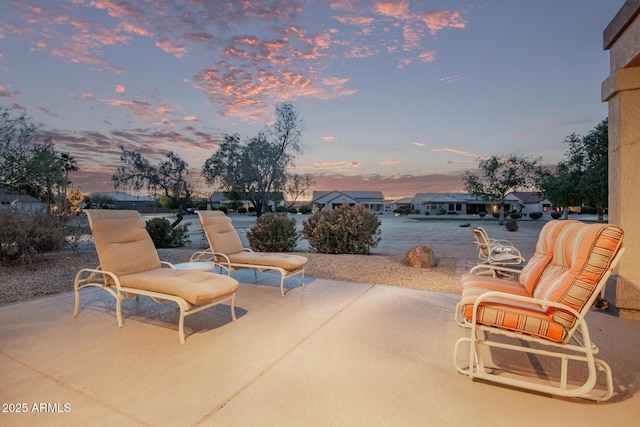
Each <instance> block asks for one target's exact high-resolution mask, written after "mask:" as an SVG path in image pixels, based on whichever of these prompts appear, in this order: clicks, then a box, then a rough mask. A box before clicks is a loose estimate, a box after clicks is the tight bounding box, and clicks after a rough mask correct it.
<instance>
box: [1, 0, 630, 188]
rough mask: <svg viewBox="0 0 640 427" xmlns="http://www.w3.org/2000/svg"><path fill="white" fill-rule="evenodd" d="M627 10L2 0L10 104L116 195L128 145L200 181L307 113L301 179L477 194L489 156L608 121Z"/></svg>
mask: <svg viewBox="0 0 640 427" xmlns="http://www.w3.org/2000/svg"><path fill="white" fill-rule="evenodd" d="M623 4H624V0H607V1H604V0H561V1H558V0H540V1H535V2H531V1H523V0H522V1H520V0H501V1H494V0H486V1H482V2H468V1H456V0H449V1H445V0H433V1H432V0H420V1H418V0H400V1H375V0H371V1H364V0H362V1H357V0H356V1H347V0H319V1H307V0H252V1H246V2H245V1H231V2H226V1H218V0H210V1H206V0H191V1H189V2H187V1H180V0H146V1H142V0H139V1H115V0H66V1H56V2H52V1H10V0H0V100H1V101H0V102H1V105H3V106H6V107H11V108H15V109H16V110H17V111H19V112H25V113H26V114H27V115H29V116H30V117H31V118H32V119H33V120H34V121H35V122H37V123H41V124H42V126H43V127H42V129H43V130H44V131H45V132H47V133H48V134H49V135H50V136H51V137H52V138H53V141H54V143H55V144H56V148H57V149H58V150H59V151H65V152H69V153H71V155H72V156H74V157H75V158H76V160H77V161H78V165H79V167H80V168H81V171H79V172H77V173H75V174H72V176H71V177H70V179H71V180H72V182H73V185H75V186H77V187H79V188H80V190H81V191H83V192H85V193H90V192H92V191H109V190H111V189H112V187H111V185H110V181H109V178H110V176H111V174H112V173H113V172H114V171H115V169H116V167H117V166H118V165H119V147H120V146H121V145H122V146H125V147H126V148H128V149H133V150H136V151H141V152H142V153H143V154H145V155H146V156H147V157H148V158H150V159H151V160H152V161H153V162H157V161H159V160H160V159H161V158H162V156H163V154H164V153H166V152H167V151H168V150H173V151H175V152H177V153H178V154H179V155H180V156H181V157H182V158H183V159H185V160H186V161H187V162H188V163H189V166H190V168H191V169H192V177H193V180H194V182H195V183H196V185H197V186H198V187H199V188H200V189H202V190H213V189H212V188H206V187H205V186H204V184H203V183H201V182H200V180H199V179H198V178H199V177H198V173H199V170H200V168H201V166H202V164H203V162H204V161H205V159H206V158H208V157H209V156H210V155H211V154H213V153H214V152H215V150H216V149H217V147H218V143H219V142H220V141H222V138H223V137H224V135H225V134H228V133H238V134H240V135H241V136H242V137H243V138H250V137H252V136H254V135H255V134H256V133H257V132H258V131H259V130H261V129H262V128H263V127H264V126H265V125H266V124H268V123H269V122H270V120H272V114H273V110H274V106H275V105H276V103H278V102H284V101H287V102H292V103H293V104H294V105H295V107H296V110H297V111H298V113H299V115H300V117H301V118H302V119H303V120H304V122H305V132H304V134H303V139H302V145H303V148H304V152H303V154H301V155H299V156H298V158H297V161H296V169H295V172H296V173H300V174H311V175H312V178H313V180H314V182H315V187H314V189H317V190H333V189H338V190H380V191H383V193H384V195H385V196H386V197H389V198H393V197H401V196H413V195H414V194H415V193H418V192H447V191H461V190H462V181H461V178H460V177H461V175H462V173H463V172H464V171H466V170H470V169H473V168H474V167H475V166H476V164H477V160H478V158H479V157H482V156H490V155H494V154H509V153H513V152H518V153H520V154H523V155H526V156H531V157H533V158H537V157H542V160H543V163H544V164H556V163H557V162H558V161H560V160H562V158H563V155H564V152H565V151H566V146H564V145H563V144H562V141H563V140H564V138H565V137H566V136H567V135H569V134H571V133H574V132H575V133H577V134H580V135H585V134H586V133H587V132H589V130H591V129H593V128H594V127H595V126H596V125H597V124H598V123H599V122H600V121H602V120H603V119H604V118H606V117H607V105H606V104H604V103H602V102H601V101H600V85H601V83H602V81H603V80H604V79H605V78H606V77H607V76H608V75H609V54H608V52H607V51H604V50H603V48H602V33H603V31H604V29H605V27H606V26H607V25H608V23H609V22H610V21H611V19H612V18H613V17H614V16H615V14H616V13H617V11H618V10H619V9H620V7H622V5H623Z"/></svg>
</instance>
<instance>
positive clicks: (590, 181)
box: [539, 119, 609, 222]
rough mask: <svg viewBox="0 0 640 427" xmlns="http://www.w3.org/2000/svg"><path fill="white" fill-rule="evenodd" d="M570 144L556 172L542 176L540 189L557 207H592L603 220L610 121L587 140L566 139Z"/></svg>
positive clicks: (605, 202)
mask: <svg viewBox="0 0 640 427" xmlns="http://www.w3.org/2000/svg"><path fill="white" fill-rule="evenodd" d="M564 143H565V144H569V150H568V151H567V153H566V154H565V160H564V161H562V162H560V163H558V167H557V170H556V172H555V173H546V174H544V173H543V174H541V178H540V181H539V182H540V187H541V188H542V189H543V190H544V193H545V197H547V198H548V199H549V200H550V201H551V203H553V204H554V205H555V206H562V207H564V208H565V210H564V215H565V218H567V214H568V207H569V206H584V205H588V206H593V207H595V208H596V209H597V211H598V222H603V221H604V210H605V208H606V207H607V205H608V198H609V151H608V150H609V121H608V119H604V120H603V121H602V122H600V123H599V124H598V125H597V126H596V127H595V128H594V129H593V130H591V131H590V132H589V134H587V136H585V137H580V136H579V135H576V134H575V133H573V134H571V135H569V136H568V137H566V138H565V140H564Z"/></svg>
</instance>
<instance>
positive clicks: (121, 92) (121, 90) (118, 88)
mask: <svg viewBox="0 0 640 427" xmlns="http://www.w3.org/2000/svg"><path fill="white" fill-rule="evenodd" d="M116 92H117V93H119V94H121V95H122V94H124V86H122V85H116Z"/></svg>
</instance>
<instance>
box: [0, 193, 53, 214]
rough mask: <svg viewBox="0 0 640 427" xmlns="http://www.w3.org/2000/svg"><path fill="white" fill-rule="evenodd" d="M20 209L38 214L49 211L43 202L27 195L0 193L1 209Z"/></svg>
mask: <svg viewBox="0 0 640 427" xmlns="http://www.w3.org/2000/svg"><path fill="white" fill-rule="evenodd" d="M9 206H12V207H18V208H20V209H22V210H24V211H29V212H36V211H44V210H46V209H47V204H46V203H44V202H42V200H40V199H38V198H36V197H33V196H29V195H27V194H12V193H2V192H0V208H4V207H9Z"/></svg>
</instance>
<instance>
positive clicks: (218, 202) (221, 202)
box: [209, 191, 282, 212]
mask: <svg viewBox="0 0 640 427" xmlns="http://www.w3.org/2000/svg"><path fill="white" fill-rule="evenodd" d="M226 194H227V193H225V192H223V191H214V192H213V193H211V196H209V201H210V203H211V207H212V208H214V209H220V208H221V207H225V208H227V209H229V207H230V206H231V205H235V206H236V207H240V206H243V207H245V208H246V209H247V210H249V209H250V208H253V207H254V206H253V203H252V202H251V200H232V199H229V198H228V197H227V196H226ZM281 204H282V203H276V202H274V201H273V200H269V210H270V211H271V212H275V211H276V208H277V207H278V206H279V205H281Z"/></svg>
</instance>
